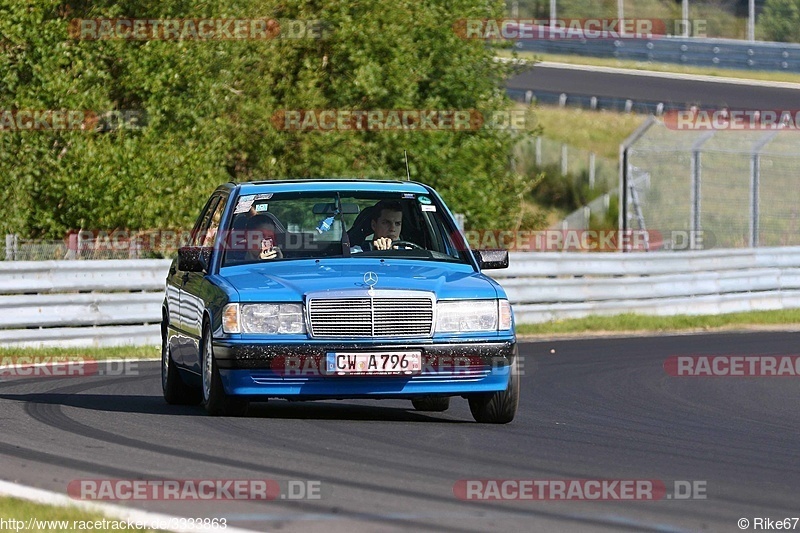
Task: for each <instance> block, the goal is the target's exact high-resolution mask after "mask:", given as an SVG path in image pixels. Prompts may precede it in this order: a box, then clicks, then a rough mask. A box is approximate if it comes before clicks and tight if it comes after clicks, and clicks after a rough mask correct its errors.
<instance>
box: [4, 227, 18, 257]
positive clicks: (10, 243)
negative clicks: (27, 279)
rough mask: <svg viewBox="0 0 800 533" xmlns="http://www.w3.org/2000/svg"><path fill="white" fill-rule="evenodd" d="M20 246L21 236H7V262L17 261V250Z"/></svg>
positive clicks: (12, 234) (10, 234)
mask: <svg viewBox="0 0 800 533" xmlns="http://www.w3.org/2000/svg"><path fill="white" fill-rule="evenodd" d="M18 246H19V236H18V235H16V234H14V233H9V234H8V235H6V261H16V260H17V248H18Z"/></svg>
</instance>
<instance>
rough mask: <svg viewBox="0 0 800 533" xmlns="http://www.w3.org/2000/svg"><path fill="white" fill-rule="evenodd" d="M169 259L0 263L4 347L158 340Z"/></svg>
mask: <svg viewBox="0 0 800 533" xmlns="http://www.w3.org/2000/svg"><path fill="white" fill-rule="evenodd" d="M169 264H170V261H169V260H163V259H141V260H105V261H8V262H2V263H0V346H30V347H46V346H122V345H157V344H159V343H160V333H159V323H160V321H161V302H163V301H164V281H165V279H166V276H167V269H168V268H169Z"/></svg>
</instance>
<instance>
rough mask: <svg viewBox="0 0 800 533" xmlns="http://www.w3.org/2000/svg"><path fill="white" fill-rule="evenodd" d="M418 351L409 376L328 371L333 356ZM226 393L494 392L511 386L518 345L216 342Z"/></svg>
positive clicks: (402, 394)
mask: <svg viewBox="0 0 800 533" xmlns="http://www.w3.org/2000/svg"><path fill="white" fill-rule="evenodd" d="M337 351H343V352H354V351H359V352H367V353H371V352H385V351H392V352H397V351H418V352H421V353H422V362H423V365H422V366H423V368H422V372H421V373H419V374H415V375H411V376H405V375H401V376H336V375H328V374H326V373H325V369H324V367H325V365H324V361H325V357H326V354H327V353H329V352H337ZM214 357H215V358H216V360H217V367H218V368H219V372H220V377H221V378H222V383H223V386H224V387H225V391H226V392H227V393H228V394H232V395H237V396H247V397H252V398H257V397H260V398H262V399H264V398H269V397H275V398H290V399H298V400H311V399H323V398H324V399H345V398H413V397H418V396H429V395H442V396H456V395H463V394H471V393H482V392H495V391H501V390H505V389H506V388H507V387H508V381H509V377H510V375H511V368H512V365H511V363H512V362H513V361H514V359H515V358H516V357H517V345H516V342H515V341H495V342H458V343H432V344H415V343H408V344H389V343H375V344H369V345H365V344H364V343H358V344H354V343H347V344H333V343H330V344H328V343H325V344H308V343H302V344H300V343H298V344H258V343H250V342H242V341H239V340H236V341H232V340H218V341H215V342H214Z"/></svg>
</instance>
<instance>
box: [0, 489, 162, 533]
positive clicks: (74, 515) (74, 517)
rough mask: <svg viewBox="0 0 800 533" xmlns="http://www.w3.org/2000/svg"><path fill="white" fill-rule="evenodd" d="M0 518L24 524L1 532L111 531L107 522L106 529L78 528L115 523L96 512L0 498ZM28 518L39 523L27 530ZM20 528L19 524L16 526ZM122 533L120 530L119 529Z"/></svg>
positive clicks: (7, 525) (79, 532)
mask: <svg viewBox="0 0 800 533" xmlns="http://www.w3.org/2000/svg"><path fill="white" fill-rule="evenodd" d="M0 517H3V519H4V520H6V521H8V520H10V519H15V520H22V521H24V522H26V523H25V524H22V527H16V528H14V527H9V524H8V523H6V524H5V526H6V527H4V528H3V529H1V530H2V531H26V532H27V531H33V532H42V533H44V532H51V531H70V532H72V531H74V532H76V533H83V532H84V531H87V530H88V529H92V530H95V531H111V530H112V529H113V526H112V525H110V524H109V523H108V522H107V523H106V527H100V528H96V527H91V528H88V529H87V528H85V527H80V526H81V523H80V522H89V521H91V522H96V521H101V520H103V519H105V520H107V521H116V519H113V518H109V517H107V516H105V515H103V514H101V513H96V512H87V511H84V510H82V509H79V508H77V507H57V506H53V505H45V504H40V503H33V502H29V501H27V500H20V499H17V498H9V497H0ZM29 518H34V519H35V520H36V521H38V522H39V523H38V524H36V523H34V524H32V525H33V527H32V528H30V529H28V528H27V525H28V524H27V520H28V519H29ZM52 520H55V521H60V522H61V521H66V522H67V523H66V524H54V523H52V522H51V523H49V524H47V523H41V522H42V521H52ZM119 522H124V520H119ZM62 525H66V527H61V526H62ZM86 525H91V526H95V525H102V523H100V524H94V523H92V524H86ZM121 525H122V524H121ZM17 526H20V524H17ZM119 531H122V529H119ZM136 531H137V532H138V531H142V532H144V531H155V530H153V529H137V530H136Z"/></svg>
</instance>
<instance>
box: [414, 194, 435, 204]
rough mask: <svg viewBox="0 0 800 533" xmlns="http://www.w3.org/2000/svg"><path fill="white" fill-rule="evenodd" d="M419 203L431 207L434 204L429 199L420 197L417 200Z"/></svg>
mask: <svg viewBox="0 0 800 533" xmlns="http://www.w3.org/2000/svg"><path fill="white" fill-rule="evenodd" d="M417 201H418V202H419V203H421V204H425V205H430V204H431V203H432V202H431V199H430V198H428V197H427V196H420V197H418V198H417Z"/></svg>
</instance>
